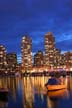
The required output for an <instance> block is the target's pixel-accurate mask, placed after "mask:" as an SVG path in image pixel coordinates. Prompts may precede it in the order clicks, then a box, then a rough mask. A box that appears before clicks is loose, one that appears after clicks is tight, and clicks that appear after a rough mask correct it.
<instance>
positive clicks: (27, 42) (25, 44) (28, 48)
mask: <svg viewBox="0 0 72 108" xmlns="http://www.w3.org/2000/svg"><path fill="white" fill-rule="evenodd" d="M21 53H22V72H26V71H30V70H31V69H32V39H31V38H30V37H28V36H24V37H23V38H22V41H21Z"/></svg>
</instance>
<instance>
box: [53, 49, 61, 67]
mask: <svg viewBox="0 0 72 108" xmlns="http://www.w3.org/2000/svg"><path fill="white" fill-rule="evenodd" d="M60 60H61V51H60V50H59V49H57V48H55V50H54V67H56V68H57V67H60Z"/></svg>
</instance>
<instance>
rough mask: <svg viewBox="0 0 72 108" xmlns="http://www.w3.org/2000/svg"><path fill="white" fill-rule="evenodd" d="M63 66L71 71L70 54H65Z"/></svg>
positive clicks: (71, 57) (71, 59) (71, 61)
mask: <svg viewBox="0 0 72 108" xmlns="http://www.w3.org/2000/svg"><path fill="white" fill-rule="evenodd" d="M65 66H66V69H67V70H72V52H66V53H65Z"/></svg>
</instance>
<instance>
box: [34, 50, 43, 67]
mask: <svg viewBox="0 0 72 108" xmlns="http://www.w3.org/2000/svg"><path fill="white" fill-rule="evenodd" d="M34 66H36V67H43V66H44V56H43V52H42V51H38V52H37V53H36V54H35V55H34Z"/></svg>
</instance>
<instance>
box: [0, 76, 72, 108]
mask: <svg viewBox="0 0 72 108" xmlns="http://www.w3.org/2000/svg"><path fill="white" fill-rule="evenodd" d="M48 79H49V77H44V76H43V77H23V78H18V77H17V78H7V77H5V78H0V87H5V88H8V89H9V95H8V101H7V102H3V101H1V100H0V108H62V106H63V104H60V102H61V103H62V102H63V101H67V100H71V99H72V77H71V76H66V77H61V78H60V79H61V80H62V82H63V83H65V84H66V86H67V89H64V90H60V91H56V92H47V89H46V88H45V86H44V85H45V83H46V82H47V81H48ZM67 104H69V102H67ZM70 105H71V107H72V104H70ZM64 107H66V105H65V106H64ZM71 107H69V108H71Z"/></svg>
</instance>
